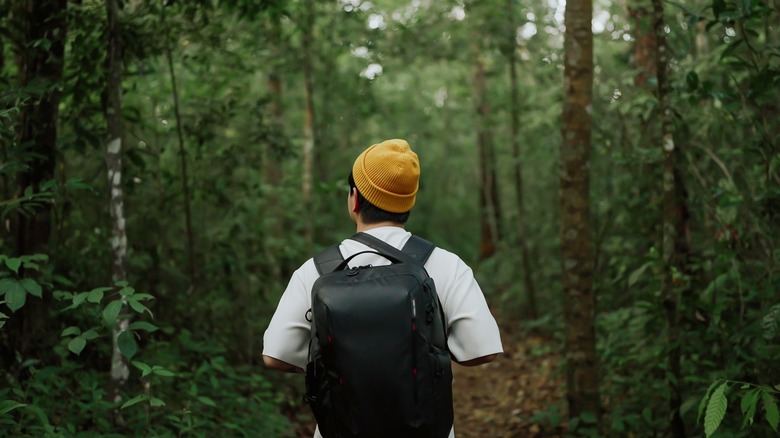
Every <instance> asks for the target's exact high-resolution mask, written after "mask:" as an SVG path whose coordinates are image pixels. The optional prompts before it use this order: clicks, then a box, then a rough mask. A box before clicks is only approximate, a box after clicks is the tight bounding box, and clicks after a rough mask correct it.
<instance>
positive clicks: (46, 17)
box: [0, 0, 67, 371]
mask: <svg viewBox="0 0 780 438" xmlns="http://www.w3.org/2000/svg"><path fill="white" fill-rule="evenodd" d="M6 6H8V8H9V10H10V11H11V13H12V14H13V15H12V16H13V18H12V19H13V20H18V22H19V23H22V24H21V26H19V28H20V32H22V33H23V34H22V36H21V37H20V38H19V41H20V42H21V44H20V45H19V46H16V47H14V51H15V52H16V54H17V58H16V59H17V71H18V75H19V76H18V77H19V82H20V83H21V87H22V88H23V89H25V90H26V91H27V92H29V93H31V94H32V96H31V99H30V102H34V103H30V104H27V105H25V106H24V107H23V108H22V110H21V112H20V114H19V119H18V131H17V132H16V135H18V137H17V138H16V139H15V141H14V142H13V143H15V144H13V143H12V144H10V145H8V146H4V147H10V148H20V147H24V148H25V152H26V154H28V155H29V154H35V156H34V157H33V158H32V159H31V160H30V161H29V162H28V163H26V164H27V166H28V167H27V170H25V171H23V172H20V173H19V174H18V175H17V176H16V179H15V181H14V180H12V179H10V178H9V179H8V180H5V181H6V182H8V183H9V184H13V185H15V187H12V189H15V191H16V196H22V194H23V193H24V191H25V190H27V189H28V188H31V189H32V190H33V192H36V193H37V192H40V190H41V185H42V184H43V183H44V182H46V181H48V180H51V179H53V178H54V173H55V164H56V156H57V120H58V117H59V103H60V82H61V81H62V73H63V66H64V58H65V38H66V31H67V20H66V11H67V1H66V0H36V1H32V0H28V1H17V2H14V3H12V4H10V5H6ZM42 41H47V44H43V43H42ZM28 87H29V88H28ZM6 150H7V149H6ZM9 152H10V151H9ZM17 155H22V154H19V153H18V151H17ZM4 177H5V175H4ZM6 187H8V186H7V185H6ZM6 190H8V189H6ZM10 192H11V190H8V192H7V194H10ZM11 226H12V230H13V233H14V236H15V241H14V242H13V244H14V247H15V253H16V255H26V254H34V253H49V252H50V249H51V247H50V245H49V241H50V237H51V231H52V205H51V204H48V203H47V204H45V205H43V206H41V207H39V208H36V210H35V211H34V213H33V214H31V215H29V216H25V215H23V214H16V215H14V216H13V217H12V218H11ZM50 302H51V295H49V294H45V295H44V296H43V300H28V301H27V303H26V304H25V306H24V307H23V308H22V309H20V310H18V311H17V312H15V314H14V316H13V318H11V319H10V320H9V321H8V325H7V327H6V328H5V330H6V331H7V332H9V333H16V335H14V336H11V337H10V342H9V343H8V345H2V346H0V353H1V354H2V358H1V359H2V363H0V366H3V365H4V366H6V367H7V369H9V370H11V369H14V371H16V369H18V368H17V367H18V365H19V361H18V360H17V354H18V355H21V357H23V358H28V357H30V356H31V355H32V354H36V355H37V352H35V353H33V349H34V348H35V346H36V345H41V344H45V341H43V342H41V339H42V338H41V334H46V333H48V332H49V330H48V329H47V327H48V325H49V324H50V322H51V321H52V320H51V317H50V308H51V305H50ZM46 351H47V352H48V349H47V350H46Z"/></svg>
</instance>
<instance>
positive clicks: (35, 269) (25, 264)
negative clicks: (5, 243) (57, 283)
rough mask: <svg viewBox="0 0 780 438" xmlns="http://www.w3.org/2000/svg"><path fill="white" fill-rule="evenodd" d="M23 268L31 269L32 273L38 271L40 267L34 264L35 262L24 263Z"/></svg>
mask: <svg viewBox="0 0 780 438" xmlns="http://www.w3.org/2000/svg"><path fill="white" fill-rule="evenodd" d="M22 264H23V265H24V267H25V269H32V270H33V271H40V270H41V265H39V264H37V263H35V262H24V263H22Z"/></svg>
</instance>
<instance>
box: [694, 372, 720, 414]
mask: <svg viewBox="0 0 780 438" xmlns="http://www.w3.org/2000/svg"><path fill="white" fill-rule="evenodd" d="M718 382H720V381H719V380H716V381H714V382H712V383H710V386H709V388H707V392H705V393H704V397H702V399H701V401H700V402H699V411H698V413H697V414H696V424H699V421H701V415H702V414H703V413H704V408H705V407H707V401H708V400H709V399H710V393H711V392H712V388H714V387H715V385H717V384H718Z"/></svg>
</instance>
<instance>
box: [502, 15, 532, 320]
mask: <svg viewBox="0 0 780 438" xmlns="http://www.w3.org/2000/svg"><path fill="white" fill-rule="evenodd" d="M506 9H507V11H506V12H507V16H508V17H509V32H508V36H509V42H508V44H509V46H508V48H507V49H508V50H507V61H508V63H509V89H510V101H509V114H510V121H509V122H510V123H509V125H510V128H511V140H510V142H511V143H512V158H513V161H514V163H515V166H514V168H515V199H516V202H517V211H518V223H517V229H518V239H517V240H518V242H517V245H518V246H519V247H520V255H521V260H522V265H523V282H524V284H525V294H526V301H527V306H528V317H529V318H531V319H536V318H538V317H539V312H538V309H537V307H536V288H535V287H534V278H533V271H532V269H531V260H530V255H529V253H528V242H527V239H528V222H527V220H526V217H525V203H524V201H523V170H522V169H523V166H522V162H523V161H522V155H521V153H520V108H519V103H518V87H517V62H516V56H515V50H516V48H517V36H516V35H517V26H516V25H515V19H514V17H515V11H514V0H507V2H506Z"/></svg>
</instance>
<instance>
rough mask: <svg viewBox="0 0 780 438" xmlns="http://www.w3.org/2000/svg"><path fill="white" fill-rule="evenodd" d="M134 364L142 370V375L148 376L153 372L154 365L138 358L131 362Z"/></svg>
mask: <svg viewBox="0 0 780 438" xmlns="http://www.w3.org/2000/svg"><path fill="white" fill-rule="evenodd" d="M131 363H132V364H133V366H135V367H136V368H138V369H139V370H141V377H146V376H148V375H149V374H150V373H151V372H152V367H150V366H149V365H147V364H145V363H143V362H139V361H137V360H135V361H132V362H131Z"/></svg>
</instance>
